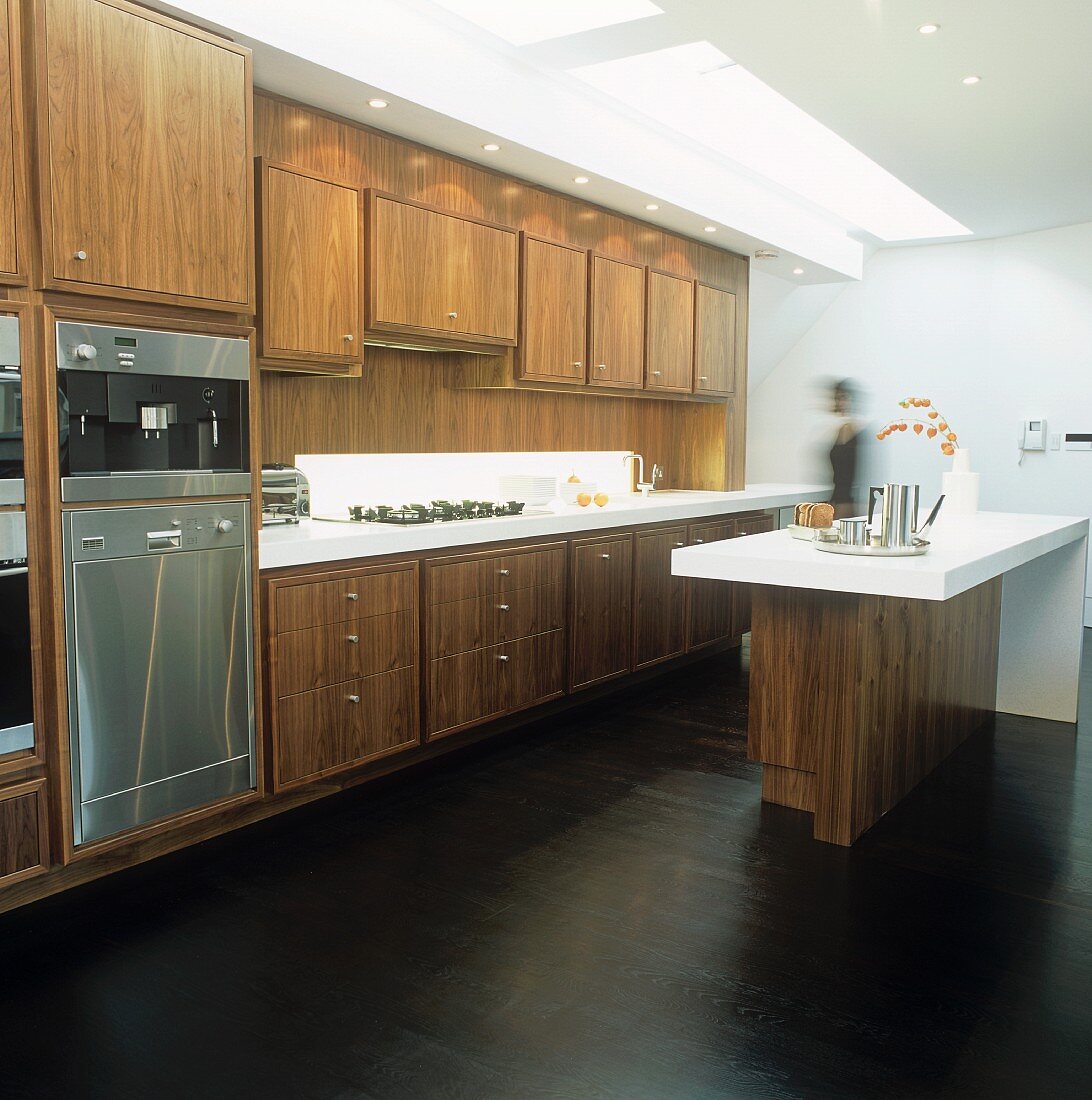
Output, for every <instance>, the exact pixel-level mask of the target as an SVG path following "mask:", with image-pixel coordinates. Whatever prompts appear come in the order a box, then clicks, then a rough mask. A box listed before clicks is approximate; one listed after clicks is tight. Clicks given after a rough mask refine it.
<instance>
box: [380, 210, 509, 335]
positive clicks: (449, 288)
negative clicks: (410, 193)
mask: <svg viewBox="0 0 1092 1100" xmlns="http://www.w3.org/2000/svg"><path fill="white" fill-rule="evenodd" d="M518 264H519V260H518V237H517V234H516V232H515V230H513V229H508V228H506V227H504V226H497V225H492V224H490V223H487V222H481V221H478V220H476V219H474V218H468V217H465V216H463V215H459V214H449V213H446V212H444V211H441V210H435V209H433V208H432V207H429V206H425V205H423V204H420V203H414V202H410V201H408V200H404V199H400V198H398V197H396V196H393V195H382V194H379V193H375V192H373V193H372V196H371V199H370V215H369V229H368V276H367V282H368V315H367V330H368V333H369V335H370V336H373V337H376V336H379V337H384V336H387V337H391V336H396V335H398V334H402V335H406V336H418V337H420V338H421V341H422V343H423V344H425V345H427V346H438V347H443V346H445V345H450V346H452V347H458V346H460V345H461V344H465V343H469V344H471V345H473V344H485V345H499V346H509V347H511V346H515V343H516V329H517V324H516V321H517V300H516V284H517V281H518Z"/></svg>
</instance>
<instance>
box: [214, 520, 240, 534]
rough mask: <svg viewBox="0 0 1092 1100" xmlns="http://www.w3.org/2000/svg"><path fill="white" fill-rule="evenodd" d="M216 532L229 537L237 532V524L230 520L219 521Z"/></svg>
mask: <svg viewBox="0 0 1092 1100" xmlns="http://www.w3.org/2000/svg"><path fill="white" fill-rule="evenodd" d="M216 530H217V531H219V532H220V534H221V535H227V534H230V532H232V531H234V530H235V524H234V523H233V522H232V521H231V520H230V519H222V520H219V521H217V524H216Z"/></svg>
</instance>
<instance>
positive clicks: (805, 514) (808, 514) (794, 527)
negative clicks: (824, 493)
mask: <svg viewBox="0 0 1092 1100" xmlns="http://www.w3.org/2000/svg"><path fill="white" fill-rule="evenodd" d="M792 518H793V522H792V523H790V524H789V525H788V531H789V534H790V535H792V537H793V538H794V539H803V540H804V541H806V542H811V541H812V540H814V538H815V536H816V534H817V533H818V532H820V531H822V532H829V531H834V530H836V527H835V524H834V505H832V504H813V503H810V502H809V503H806V504H798V505H797V506H796V510H795V511H794V512H793V517H792Z"/></svg>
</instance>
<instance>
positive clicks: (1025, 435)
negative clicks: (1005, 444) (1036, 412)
mask: <svg viewBox="0 0 1092 1100" xmlns="http://www.w3.org/2000/svg"><path fill="white" fill-rule="evenodd" d="M1046 439H1047V426H1046V421H1045V420H1041V419H1040V420H1025V421H1023V423H1022V424H1021V425H1020V435H1019V437H1018V440H1017V442H1018V443H1019V446H1020V450H1021V451H1045V450H1046Z"/></svg>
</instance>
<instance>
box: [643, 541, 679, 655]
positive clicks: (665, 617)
mask: <svg viewBox="0 0 1092 1100" xmlns="http://www.w3.org/2000/svg"><path fill="white" fill-rule="evenodd" d="M686 542H687V530H686V528H685V527H665V528H661V529H660V530H655V531H639V532H638V533H637V536H636V558H635V561H634V566H633V592H634V600H633V638H634V641H633V645H634V667H635V668H645V667H647V666H648V665H654V664H657V663H658V662H660V661H666V660H668V659H669V658H670V657H678V656H679V655H680V654H682V653H684V652H685V651H686V578H685V577H676V576H675V575H674V574H672V572H671V551H672V550H675V549H677V548H679V547H683V546H685V545H686Z"/></svg>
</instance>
